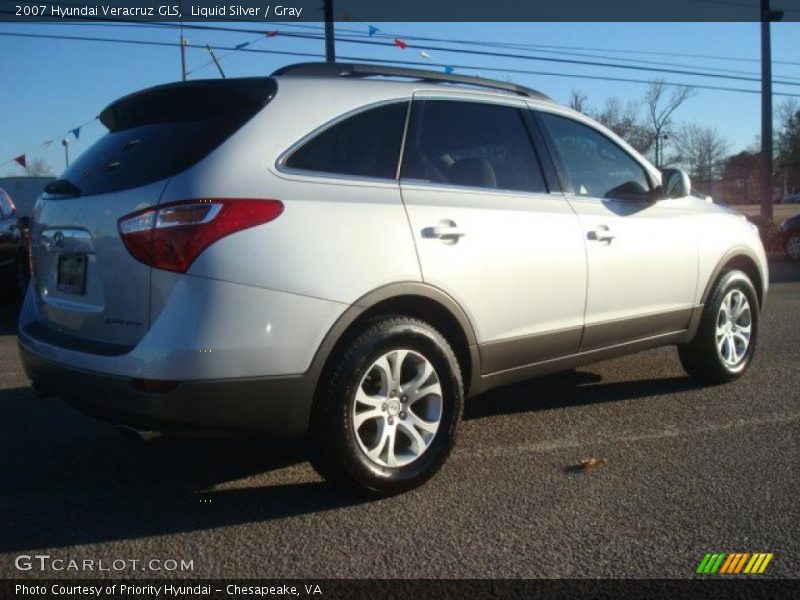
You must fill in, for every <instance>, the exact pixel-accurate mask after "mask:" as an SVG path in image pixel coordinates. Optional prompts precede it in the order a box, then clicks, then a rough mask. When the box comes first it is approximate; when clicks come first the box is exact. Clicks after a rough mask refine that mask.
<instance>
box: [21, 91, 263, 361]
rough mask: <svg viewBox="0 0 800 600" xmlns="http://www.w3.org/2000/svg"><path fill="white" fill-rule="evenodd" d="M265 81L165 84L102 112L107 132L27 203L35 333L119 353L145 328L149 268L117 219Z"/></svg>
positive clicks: (191, 160) (227, 122) (229, 120)
mask: <svg viewBox="0 0 800 600" xmlns="http://www.w3.org/2000/svg"><path fill="white" fill-rule="evenodd" d="M275 90H276V84H275V82H274V80H272V79H267V78H258V79H255V78H253V79H231V80H214V81H197V82H189V83H178V84H169V85H165V86H159V87H156V88H152V89H149V90H145V91H143V92H139V93H136V94H132V95H130V96H126V97H125V98H122V99H121V100H118V101H117V102H115V103H113V104H111V105H110V106H109V107H108V108H106V109H105V110H104V111H103V112H102V114H101V116H100V120H101V122H102V123H103V125H105V126H106V127H107V128H108V133H107V134H106V135H104V136H103V137H102V138H101V139H100V140H98V141H97V142H96V143H95V144H94V145H93V146H92V147H91V148H90V149H88V150H87V151H86V152H84V153H83V154H82V155H81V156H80V157H79V158H78V160H76V161H75V162H74V163H73V164H72V165H71V166H70V167H69V168H68V169H67V170H66V171H65V172H64V173H63V174H62V175H61V177H60V178H59V179H58V180H56V181H54V182H52V183H51V184H49V185H48V186H47V188H45V194H44V195H43V196H42V198H41V199H40V200H39V202H38V204H37V209H36V214H35V215H34V223H33V226H32V238H31V248H32V256H33V266H34V283H33V285H34V293H35V295H36V298H37V302H38V305H39V312H40V314H41V315H42V319H41V321H39V322H38V323H35V324H34V328H35V329H36V332H37V333H38V334H39V337H45V338H49V339H51V340H53V341H54V343H56V342H58V343H63V344H64V345H72V346H75V345H77V346H78V347H80V346H81V345H82V344H83V346H84V347H85V349H86V350H87V351H96V352H103V353H121V352H125V351H126V350H127V349H130V348H131V347H133V346H134V345H135V344H136V343H137V342H138V341H139V340H140V339H141V338H142V337H143V336H144V335H145V333H146V332H147V330H148V328H149V325H150V323H149V309H150V272H151V267H150V266H149V265H146V264H144V263H142V262H139V261H137V260H136V259H135V258H133V256H132V255H131V254H130V253H129V252H128V251H127V249H126V248H125V245H124V244H123V242H122V240H121V238H120V234H119V230H118V222H119V219H120V218H122V217H124V216H126V215H129V214H130V213H133V212H136V211H139V210H142V209H146V208H148V207H151V206H155V205H157V204H158V202H159V199H160V198H161V195H162V193H163V191H164V188H165V187H166V185H167V183H168V182H169V179H170V178H171V177H172V176H173V175H176V174H177V173H180V172H181V171H184V170H185V169H187V168H188V167H190V166H191V165H193V164H195V163H197V162H198V161H200V160H201V159H203V158H204V157H206V156H208V155H209V154H210V153H211V152H212V151H213V150H214V149H215V148H217V147H218V146H219V145H220V144H221V143H222V142H223V141H224V140H225V139H227V138H228V137H229V136H231V135H232V134H233V133H234V132H235V131H236V130H238V129H239V128H240V127H241V126H242V125H243V124H244V123H245V122H246V121H247V120H249V119H250V118H251V117H252V116H253V115H255V114H256V113H257V112H258V111H259V110H260V109H261V108H262V107H263V106H264V105H265V104H266V103H267V102H268V101H269V100H270V98H271V97H272V96H273V95H274V93H275ZM31 333H33V332H31Z"/></svg>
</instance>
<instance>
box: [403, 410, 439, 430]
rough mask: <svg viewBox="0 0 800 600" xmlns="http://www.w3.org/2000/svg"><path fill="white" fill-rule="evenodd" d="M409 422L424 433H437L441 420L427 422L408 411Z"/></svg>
mask: <svg viewBox="0 0 800 600" xmlns="http://www.w3.org/2000/svg"><path fill="white" fill-rule="evenodd" d="M407 419H408V422H409V423H410V424H411V425H413V426H414V427H419V428H420V429H422V430H423V431H426V432H427V433H436V430H437V429H439V420H438V419H437V420H436V421H426V420H425V419H422V418H420V417H419V416H418V415H416V414H414V413H413V412H411V411H408V417H407Z"/></svg>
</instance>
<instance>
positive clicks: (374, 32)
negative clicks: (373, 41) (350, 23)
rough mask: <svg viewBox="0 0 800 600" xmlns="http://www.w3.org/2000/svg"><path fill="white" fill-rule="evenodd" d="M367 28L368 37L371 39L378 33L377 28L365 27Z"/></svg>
mask: <svg viewBox="0 0 800 600" xmlns="http://www.w3.org/2000/svg"><path fill="white" fill-rule="evenodd" d="M367 27H369V36H370V37H372V36H373V35H375V34H376V33H378V31H379V29H378V28H377V27H373V26H372V25H367Z"/></svg>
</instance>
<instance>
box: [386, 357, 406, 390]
mask: <svg viewBox="0 0 800 600" xmlns="http://www.w3.org/2000/svg"><path fill="white" fill-rule="evenodd" d="M406 356H408V350H397V351H395V352H393V353H392V354H389V355H388V358H389V362H390V363H391V365H392V386H393V387H394V388H395V389H396V388H399V387H400V384H401V381H400V379H401V375H402V373H403V362H404V361H405V360H406Z"/></svg>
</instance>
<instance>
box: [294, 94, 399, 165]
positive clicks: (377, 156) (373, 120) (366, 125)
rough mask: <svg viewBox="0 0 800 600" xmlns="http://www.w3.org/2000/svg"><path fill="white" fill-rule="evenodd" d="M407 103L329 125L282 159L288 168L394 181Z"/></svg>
mask: <svg viewBox="0 0 800 600" xmlns="http://www.w3.org/2000/svg"><path fill="white" fill-rule="evenodd" d="M407 109H408V103H407V102H398V103H396V104H387V105H384V106H379V107H377V108H371V109H368V110H365V111H363V112H360V113H358V114H355V115H353V116H351V117H348V118H345V119H344V120H342V121H340V122H339V123H336V124H335V125H332V126H331V127H328V128H327V129H325V130H324V131H323V132H322V133H320V134H319V135H317V136H315V137H313V138H311V140H309V141H308V142H306V143H305V144H303V145H302V146H301V147H300V148H299V149H298V150H296V151H295V152H294V153H293V154H292V155H291V156H289V158H288V159H287V160H286V162H285V164H286V166H287V167H289V168H291V169H302V170H304V171H318V172H322V173H335V174H337V175H355V176H359V177H378V178H381V179H394V178H395V176H396V174H397V162H398V160H399V159H400V145H401V143H402V139H403V128H404V127H405V120H406V110H407Z"/></svg>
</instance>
